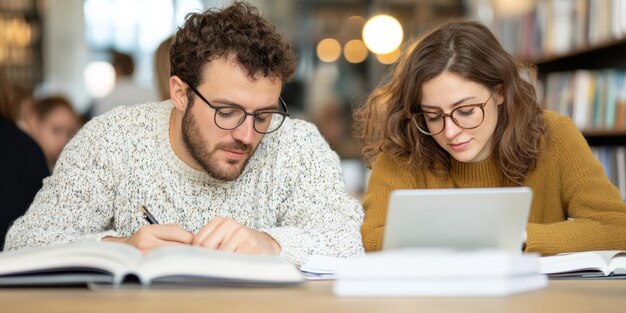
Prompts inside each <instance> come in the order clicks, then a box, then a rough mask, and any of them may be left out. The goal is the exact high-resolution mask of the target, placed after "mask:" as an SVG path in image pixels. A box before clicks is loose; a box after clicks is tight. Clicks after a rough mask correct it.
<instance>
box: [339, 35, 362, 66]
mask: <svg viewBox="0 0 626 313" xmlns="http://www.w3.org/2000/svg"><path fill="white" fill-rule="evenodd" d="M343 56H344V58H346V61H348V62H350V63H361V62H363V61H365V59H367V47H366V46H365V44H364V43H363V41H362V40H360V39H352V40H350V41H348V42H347V43H346V45H345V46H344V47H343Z"/></svg>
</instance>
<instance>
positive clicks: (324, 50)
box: [317, 38, 341, 62]
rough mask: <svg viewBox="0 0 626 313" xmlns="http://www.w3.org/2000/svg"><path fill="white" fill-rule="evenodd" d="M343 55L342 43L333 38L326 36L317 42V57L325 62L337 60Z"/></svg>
mask: <svg viewBox="0 0 626 313" xmlns="http://www.w3.org/2000/svg"><path fill="white" fill-rule="evenodd" d="M340 56H341V45H340V44H339V41H337V40H336V39H333V38H326V39H323V40H322V41H320V42H319V43H318V44H317V57H318V58H319V59H320V60H322V61H324V62H335V61H337V59H339V57H340Z"/></svg>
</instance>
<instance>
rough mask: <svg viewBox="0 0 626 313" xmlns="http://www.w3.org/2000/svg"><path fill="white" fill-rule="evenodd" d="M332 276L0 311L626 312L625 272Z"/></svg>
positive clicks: (52, 292)
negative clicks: (504, 292) (450, 291)
mask: <svg viewBox="0 0 626 313" xmlns="http://www.w3.org/2000/svg"><path fill="white" fill-rule="evenodd" d="M331 288H332V282H328V281H325V282H320V281H317V282H308V283H306V284H305V285H303V286H302V287H298V288H285V289H243V288H242V289H223V288H214V289H170V290H154V289H153V290H150V289H107V290H98V291H92V290H87V289H0V312H46V313H47V312H106V313H110V312H133V313H135V312H171V313H178V312H255V313H264V312H272V313H275V312H355V313H367V312H386V313H388V312H392V313H396V312H428V313H430V312H481V313H484V312H555V313H557V312H566V313H575V312H592V313H611V312H620V313H623V312H626V280H595V281H580V280H578V281H550V284H549V287H548V288H546V289H543V290H538V291H534V292H529V293H523V294H516V295H511V296H508V297H493V298H420V297H411V298H352V297H351V298H348V297H336V296H334V295H333V294H332V290H331Z"/></svg>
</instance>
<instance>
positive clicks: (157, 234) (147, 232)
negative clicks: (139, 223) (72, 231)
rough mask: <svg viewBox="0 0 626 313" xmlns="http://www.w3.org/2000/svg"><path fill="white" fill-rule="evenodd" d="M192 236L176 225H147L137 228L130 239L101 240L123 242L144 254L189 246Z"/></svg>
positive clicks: (111, 238) (112, 238) (108, 238)
mask: <svg viewBox="0 0 626 313" xmlns="http://www.w3.org/2000/svg"><path fill="white" fill-rule="evenodd" d="M193 238H194V237H193V234H191V233H190V232H188V231H186V230H184V229H182V228H180V226H178V225H176V224H167V225H156V224H155V225H147V226H144V227H141V228H139V230H137V232H135V233H134V234H133V235H132V236H130V237H104V238H102V240H108V241H117V242H123V243H126V244H129V245H132V246H135V248H137V249H139V250H140V251H141V252H143V253H146V252H150V251H151V250H154V249H156V248H158V247H162V246H169V245H190V244H191V241H192V240H193Z"/></svg>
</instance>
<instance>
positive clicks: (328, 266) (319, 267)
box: [300, 255, 350, 280]
mask: <svg viewBox="0 0 626 313" xmlns="http://www.w3.org/2000/svg"><path fill="white" fill-rule="evenodd" d="M349 260H350V259H347V258H338V257H332V256H324V255H313V256H311V257H310V258H309V260H308V261H306V263H304V264H302V266H300V271H301V272H302V274H303V275H304V277H305V278H306V279H307V280H331V279H335V278H336V273H337V269H338V268H340V267H342V266H344V264H346V262H348V261H349Z"/></svg>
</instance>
